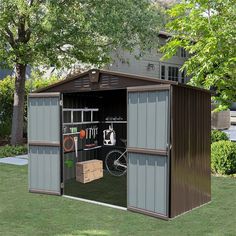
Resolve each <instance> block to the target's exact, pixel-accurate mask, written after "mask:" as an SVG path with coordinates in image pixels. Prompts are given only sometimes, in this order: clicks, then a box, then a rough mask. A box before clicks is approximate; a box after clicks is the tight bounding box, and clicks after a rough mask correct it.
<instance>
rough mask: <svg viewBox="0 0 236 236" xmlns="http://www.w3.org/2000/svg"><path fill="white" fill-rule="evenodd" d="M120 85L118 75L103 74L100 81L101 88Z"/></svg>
mask: <svg viewBox="0 0 236 236" xmlns="http://www.w3.org/2000/svg"><path fill="white" fill-rule="evenodd" d="M118 85H119V78H118V77H111V76H103V77H102V79H101V83H100V88H109V87H117V86H118Z"/></svg>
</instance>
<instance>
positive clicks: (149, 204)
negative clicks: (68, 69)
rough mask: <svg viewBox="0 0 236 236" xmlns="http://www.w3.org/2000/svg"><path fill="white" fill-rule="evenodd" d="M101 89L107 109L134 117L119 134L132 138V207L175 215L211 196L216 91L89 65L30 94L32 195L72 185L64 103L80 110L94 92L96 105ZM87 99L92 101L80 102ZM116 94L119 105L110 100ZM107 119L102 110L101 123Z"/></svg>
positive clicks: (60, 192) (59, 192)
mask: <svg viewBox="0 0 236 236" xmlns="http://www.w3.org/2000/svg"><path fill="white" fill-rule="evenodd" d="M101 94H103V95H104V96H105V97H106V99H107V98H108V99H107V100H103V102H104V103H103V104H100V105H101V109H102V107H103V106H108V107H109V109H110V111H111V112H116V111H119V112H120V113H122V114H123V116H124V117H125V119H127V122H126V120H125V121H124V122H120V123H122V124H123V126H122V127H123V128H119V131H120V132H121V133H122V135H123V136H126V138H127V151H128V155H127V159H128V160H127V162H128V167H127V209H128V210H131V211H135V212H140V213H143V214H147V215H151V216H155V217H159V218H164V219H169V218H174V217H176V216H177V215H180V214H182V213H184V212H187V211H190V210H191V209H193V208H196V207H198V206H200V205H202V204H205V203H207V202H209V201H210V200H211V173H210V130H211V123H210V122H211V121H210V96H211V95H210V93H209V92H208V91H206V90H203V89H198V88H194V87H190V86H187V85H183V84H178V83H177V82H173V81H164V80H158V79H153V78H145V77H140V76H135V75H128V74H124V73H117V72H111V71H103V70H90V71H88V72H85V73H83V74H79V75H76V76H74V77H71V78H68V79H65V80H63V81H60V82H58V83H56V84H53V85H51V86H48V87H46V88H44V89H41V90H38V91H36V92H34V93H31V94H30V95H29V98H28V119H29V122H28V144H29V191H30V192H38V193H47V194H56V195H63V194H65V193H64V192H65V190H64V187H65V182H66V180H67V179H68V178H72V177H74V173H70V174H68V173H67V172H66V170H65V166H64V161H65V159H64V156H65V155H64V151H63V147H62V145H63V144H62V142H63V132H64V131H63V124H65V110H64V111H63V108H64V107H65V104H67V105H68V104H69V105H70V106H71V107H75V108H78V107H81V106H83V105H84V104H85V103H86V102H87V101H89V99H92V98H93V96H96V99H93V100H92V102H91V103H90V104H93V103H96V102H97V103H98V104H99V103H101V102H99V101H100V100H99V99H98V98H100V97H101V96H100V95H101ZM81 96H85V98H86V99H85V100H84V101H80V98H82V97H81ZM109 98H110V99H109ZM115 99H117V100H116V103H115V104H112V103H111V101H108V100H113V101H115ZM97 100H98V101H97ZM110 103H111V104H110ZM85 105H87V104H85ZM107 109H108V108H107ZM104 112H106V111H104ZM72 116H73V115H72ZM101 117H102V118H101ZM102 120H103V123H104V116H103V115H101V116H100V118H99V119H98V123H101V125H102ZM63 122H64V123H63ZM78 124H80V123H78ZM101 150H102V146H101ZM99 153H100V154H99V155H101V156H103V152H102V151H101V152H99ZM96 155H98V152H96V153H94V154H93V155H92V156H91V155H90V156H89V159H93V158H95V157H96ZM81 156H82V157H83V155H81ZM86 157H88V155H87V154H86V155H85V158H86ZM69 175H72V176H70V177H68V176H69Z"/></svg>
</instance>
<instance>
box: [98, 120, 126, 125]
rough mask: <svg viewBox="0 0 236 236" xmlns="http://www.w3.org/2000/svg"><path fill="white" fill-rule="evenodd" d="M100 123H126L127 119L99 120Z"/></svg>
mask: <svg viewBox="0 0 236 236" xmlns="http://www.w3.org/2000/svg"><path fill="white" fill-rule="evenodd" d="M101 123H106V124H107V123H108V124H109V123H112V124H114V123H117V124H126V123H127V121H126V120H110V121H109V120H106V121H101Z"/></svg>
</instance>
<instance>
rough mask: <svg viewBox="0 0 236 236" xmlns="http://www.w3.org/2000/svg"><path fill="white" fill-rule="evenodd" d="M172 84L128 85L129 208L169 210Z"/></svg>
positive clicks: (152, 211) (164, 213)
mask: <svg viewBox="0 0 236 236" xmlns="http://www.w3.org/2000/svg"><path fill="white" fill-rule="evenodd" d="M169 91H170V86H162V85H161V86H152V87H150V86H146V87H141V88H140V87H136V88H128V127H127V130H128V180H127V181H128V190H127V193H128V209H130V210H133V211H138V212H143V213H144V214H145V213H146V214H151V215H154V216H157V215H158V216H163V217H165V218H166V217H168V216H169V214H168V212H169V191H168V189H169V187H168V186H169V156H168V153H169V152H168V151H169V143H170V142H169V137H170V135H169V129H170V117H169V115H170V114H169V101H170V98H169V94H170V92H169Z"/></svg>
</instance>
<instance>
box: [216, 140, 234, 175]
mask: <svg viewBox="0 0 236 236" xmlns="http://www.w3.org/2000/svg"><path fill="white" fill-rule="evenodd" d="M211 170H212V172H213V173H215V174H220V175H231V174H236V143H234V142H231V141H224V140H222V141H218V142H214V143H213V144H212V145H211Z"/></svg>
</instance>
